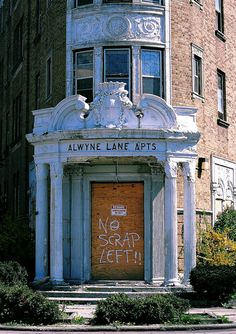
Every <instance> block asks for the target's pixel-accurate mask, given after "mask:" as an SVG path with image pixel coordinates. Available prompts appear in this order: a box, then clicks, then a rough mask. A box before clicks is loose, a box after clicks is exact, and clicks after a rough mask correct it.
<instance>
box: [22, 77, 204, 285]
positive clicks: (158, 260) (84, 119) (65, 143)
mask: <svg viewBox="0 0 236 334" xmlns="http://www.w3.org/2000/svg"><path fill="white" fill-rule="evenodd" d="M98 89H99V90H98V94H97V95H96V96H95V98H94V102H93V103H92V104H91V105H90V106H89V105H88V104H86V102H85V99H84V98H83V97H82V96H77V95H73V96H70V97H67V98H65V99H64V100H63V101H61V102H60V103H59V104H58V105H57V106H56V107H55V108H49V109H43V110H36V111H34V112H33V113H34V119H35V123H34V130H33V133H32V134H29V135H27V139H28V141H29V142H30V143H31V144H32V145H34V152H35V154H34V161H35V165H36V182H37V187H36V188H37V190H36V210H37V215H36V277H35V280H41V279H43V278H44V277H46V276H50V279H51V280H52V281H53V282H55V283H60V282H62V281H64V279H67V280H69V281H70V280H71V281H76V282H85V281H89V280H90V279H91V214H90V213H91V191H90V189H91V186H90V185H91V182H94V181H96V182H103V181H105V182H127V181H131V182H132V181H134V182H135V181H141V182H143V183H144V236H145V237H144V280H145V281H148V282H151V283H153V284H166V285H178V284H180V280H179V275H178V265H177V256H178V255H177V247H178V241H177V204H176V203H177V191H176V178H177V165H178V164H181V165H182V166H183V170H184V175H185V177H184V195H185V197H184V198H185V199H184V209H185V210H184V227H185V228H184V231H185V232H184V249H185V259H186V260H185V265H184V266H185V270H184V282H185V283H187V282H188V278H189V272H190V270H191V268H193V267H194V266H195V263H196V252H195V248H196V231H195V191H194V184H195V161H196V157H197V154H196V144H197V142H198V140H199V133H198V131H197V128H196V109H193V108H180V107H178V108H172V107H171V106H170V105H168V104H167V103H166V102H165V101H164V100H163V99H161V98H160V97H157V96H154V95H149V94H145V95H144V96H142V98H141V99H140V101H139V104H138V106H137V107H136V106H134V105H133V103H132V102H131V101H130V100H129V98H128V97H127V91H125V90H124V84H122V83H117V82H116V83H112V82H111V83H103V84H100V85H99V86H98ZM48 179H50V186H49V188H50V194H49V193H48ZM48 208H50V215H48ZM49 216H50V221H49V219H48V217H49ZM48 231H49V232H48ZM42 245H43V246H42ZM49 245H50V247H49ZM49 257H50V261H49V260H48V259H49ZM49 263H50V268H49Z"/></svg>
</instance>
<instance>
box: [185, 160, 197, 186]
mask: <svg viewBox="0 0 236 334" xmlns="http://www.w3.org/2000/svg"><path fill="white" fill-rule="evenodd" d="M195 170H196V162H195V160H192V161H186V162H184V163H183V173H184V178H185V180H186V181H188V182H195Z"/></svg>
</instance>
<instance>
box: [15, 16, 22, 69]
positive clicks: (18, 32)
mask: <svg viewBox="0 0 236 334" xmlns="http://www.w3.org/2000/svg"><path fill="white" fill-rule="evenodd" d="M22 60H23V18H21V19H20V20H19V22H18V23H17V25H16V26H15V29H14V34H13V72H14V71H15V70H16V69H17V68H18V66H19V65H20V64H21V62H22Z"/></svg>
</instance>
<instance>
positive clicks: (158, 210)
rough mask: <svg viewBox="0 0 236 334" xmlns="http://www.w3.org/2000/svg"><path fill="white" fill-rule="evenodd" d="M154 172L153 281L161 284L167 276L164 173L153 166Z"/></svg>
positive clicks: (152, 171)
mask: <svg viewBox="0 0 236 334" xmlns="http://www.w3.org/2000/svg"><path fill="white" fill-rule="evenodd" d="M151 173H152V283H153V284H157V285H161V284H162V283H163V282H164V276H165V245H164V194H163V190H164V187H163V173H160V166H153V167H152V168H151Z"/></svg>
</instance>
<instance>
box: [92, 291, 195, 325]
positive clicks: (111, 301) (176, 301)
mask: <svg viewBox="0 0 236 334" xmlns="http://www.w3.org/2000/svg"><path fill="white" fill-rule="evenodd" d="M188 308H189V303H188V301H186V300H183V299H181V298H178V297H176V296H174V295H157V296H150V297H137V298H130V297H128V296H127V295H125V294H117V295H114V296H111V297H109V298H107V299H106V300H102V301H100V302H99V303H98V305H97V308H96V311H95V317H94V323H95V324H100V325H102V324H111V323H115V322H119V323H132V324H157V323H165V322H171V321H173V320H174V319H177V318H179V317H180V315H181V314H183V312H185V311H187V310H188Z"/></svg>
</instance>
